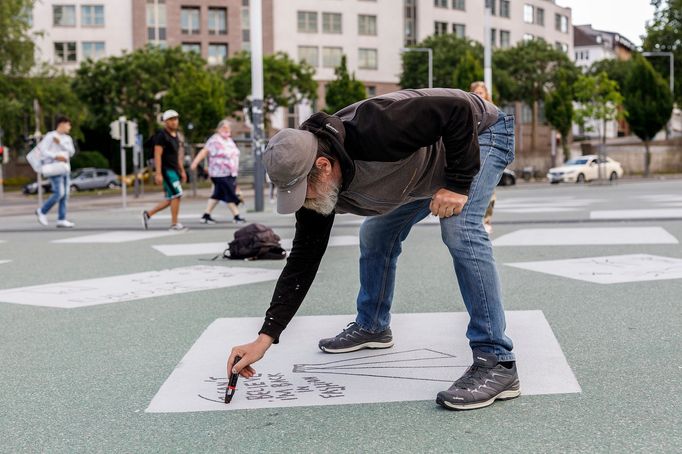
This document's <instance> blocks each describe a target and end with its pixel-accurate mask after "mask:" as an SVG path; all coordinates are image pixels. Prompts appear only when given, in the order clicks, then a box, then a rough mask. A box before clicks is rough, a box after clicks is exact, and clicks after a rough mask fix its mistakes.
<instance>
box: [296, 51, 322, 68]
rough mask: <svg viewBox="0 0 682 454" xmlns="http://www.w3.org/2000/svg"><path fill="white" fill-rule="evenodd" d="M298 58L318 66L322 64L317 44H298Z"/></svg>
mask: <svg viewBox="0 0 682 454" xmlns="http://www.w3.org/2000/svg"><path fill="white" fill-rule="evenodd" d="M298 60H299V61H304V62H306V63H308V64H309V65H311V66H313V67H315V68H317V67H318V66H320V55H319V49H318V48H317V46H298Z"/></svg>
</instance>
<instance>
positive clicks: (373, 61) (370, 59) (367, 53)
mask: <svg viewBox="0 0 682 454" xmlns="http://www.w3.org/2000/svg"><path fill="white" fill-rule="evenodd" d="M377 60H378V55H377V50H376V49H359V50H358V68H360V69H377V68H378V66H379V64H378V61H377Z"/></svg>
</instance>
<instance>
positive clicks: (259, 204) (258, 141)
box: [249, 0, 265, 211]
mask: <svg viewBox="0 0 682 454" xmlns="http://www.w3.org/2000/svg"><path fill="white" fill-rule="evenodd" d="M262 16H263V9H262V2H261V0H251V3H250V11H249V20H250V27H251V31H250V33H251V91H252V93H251V123H252V124H253V137H252V139H251V140H252V144H253V153H254V158H255V169H254V170H255V178H254V180H255V181H254V188H253V189H254V192H255V195H256V207H255V208H256V211H263V210H264V208H265V207H264V200H263V199H264V197H263V187H264V185H265V168H264V167H263V144H264V143H265V140H264V138H265V134H264V131H263V130H264V125H263V20H262Z"/></svg>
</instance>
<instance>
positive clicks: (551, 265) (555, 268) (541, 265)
mask: <svg viewBox="0 0 682 454" xmlns="http://www.w3.org/2000/svg"><path fill="white" fill-rule="evenodd" d="M507 265H508V266H512V267H515V268H521V269H525V270H531V271H537V272H539V273H546V274H552V275H555V276H561V277H567V278H570V279H577V280H580V281H587V282H593V283H596V284H621V283H627V282H642V281H660V280H666V279H682V259H678V258H672V257H661V256H656V255H648V254H630V255H613V256H608V257H586V258H580V259H568V260H547V261H541V262H521V263H507Z"/></svg>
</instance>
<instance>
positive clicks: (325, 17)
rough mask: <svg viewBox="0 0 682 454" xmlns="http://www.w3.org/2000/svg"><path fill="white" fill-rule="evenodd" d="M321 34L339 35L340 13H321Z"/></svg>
mask: <svg viewBox="0 0 682 454" xmlns="http://www.w3.org/2000/svg"><path fill="white" fill-rule="evenodd" d="M322 33H334V34H338V33H341V13H322Z"/></svg>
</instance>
